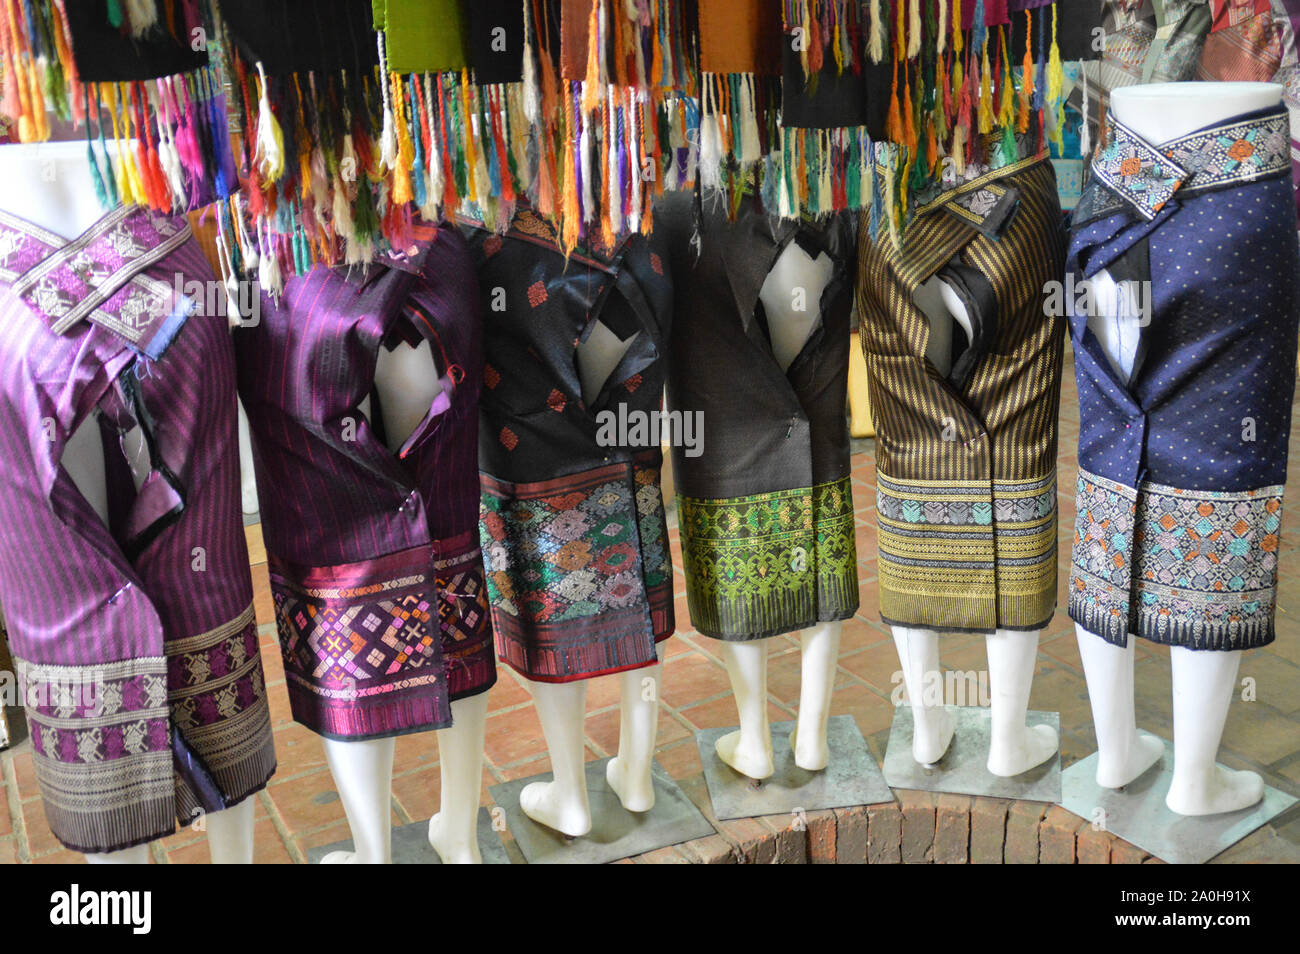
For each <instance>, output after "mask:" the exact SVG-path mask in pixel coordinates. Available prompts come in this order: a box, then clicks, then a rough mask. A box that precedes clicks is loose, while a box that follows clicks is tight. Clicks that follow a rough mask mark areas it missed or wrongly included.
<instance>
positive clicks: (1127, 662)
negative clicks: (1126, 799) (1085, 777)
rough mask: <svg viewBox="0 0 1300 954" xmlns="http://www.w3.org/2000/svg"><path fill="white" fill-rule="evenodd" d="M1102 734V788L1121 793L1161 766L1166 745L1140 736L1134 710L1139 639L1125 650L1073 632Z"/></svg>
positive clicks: (1077, 629)
mask: <svg viewBox="0 0 1300 954" xmlns="http://www.w3.org/2000/svg"><path fill="white" fill-rule="evenodd" d="M1074 631H1075V635H1076V636H1077V637H1078V640H1079V656H1080V658H1081V659H1082V660H1083V676H1084V679H1085V680H1086V681H1087V683H1088V702H1089V703H1090V704H1091V706H1092V722H1093V725H1094V727H1095V728H1096V732H1097V784H1098V785H1100V786H1102V787H1103V788H1122V787H1123V786H1125V785H1127V784H1128V783H1129V782H1131V781H1133V780H1134V779H1135V778H1137V777H1138V776H1139V775H1141V774H1142V773H1143V772H1145V771H1146V770H1147V769H1149V768H1150V767H1151V766H1153V765H1155V764H1156V763H1157V762H1158V761H1160V756H1161V755H1162V754H1163V753H1164V749H1165V744H1164V743H1163V742H1162V741H1160V739H1158V738H1156V737H1155V736H1154V735H1150V734H1148V733H1146V732H1139V731H1138V727H1137V713H1136V711H1135V709H1134V705H1133V662H1134V658H1135V651H1136V646H1137V644H1136V642H1135V640H1136V639H1137V637H1136V636H1129V638H1128V645H1127V646H1124V647H1123V648H1121V647H1119V646H1116V645H1115V644H1113V643H1108V642H1106V640H1104V639H1102V638H1101V637H1100V636H1098V635H1096V634H1095V633H1090V632H1088V631H1087V630H1086V629H1084V628H1083V627H1082V626H1075V627H1074Z"/></svg>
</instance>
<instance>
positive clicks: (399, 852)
mask: <svg viewBox="0 0 1300 954" xmlns="http://www.w3.org/2000/svg"><path fill="white" fill-rule="evenodd" d="M351 850H352V839H350V838H349V839H348V840H347V841H336V842H335V843H334V844H332V845H324V846H322V847H320V848H312V849H311V850H309V851H308V852H307V863H308V864H313V865H317V864H320V860H321V859H322V858H324V857H325V856H326V855H328V854H329V853H330V852H331V851H351ZM478 850H479V852H480V853H481V854H482V855H483V864H485V865H508V864H510V856H509V855H507V854H506V846H505V845H503V844H501V839H500V838H499V837H498V836H497V833H496V832H495V831H493V830H492V815H491V814H490V813H489V812H488V810H487V809H486V808H480V809H479V810H478ZM393 864H395V865H440V864H442V859H441V858H439V857H438V853H437V852H436V851H434V850H433V846H432V845H430V844H429V823H428V822H427V821H422V822H413V823H411V824H410V825H402V826H401V827H400V828H394V829H393Z"/></svg>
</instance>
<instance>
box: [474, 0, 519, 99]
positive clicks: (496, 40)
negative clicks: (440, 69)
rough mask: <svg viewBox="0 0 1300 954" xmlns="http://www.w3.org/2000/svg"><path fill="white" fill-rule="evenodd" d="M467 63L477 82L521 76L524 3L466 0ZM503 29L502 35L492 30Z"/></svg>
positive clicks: (511, 80)
mask: <svg viewBox="0 0 1300 954" xmlns="http://www.w3.org/2000/svg"><path fill="white" fill-rule="evenodd" d="M468 6H469V62H470V66H472V67H473V68H474V77H475V79H477V80H478V82H480V83H516V82H518V81H519V80H521V79H523V76H524V6H523V3H521V2H520V0H469V3H468ZM498 29H500V30H504V31H505V33H504V35H499V34H497V33H496V31H497V30H498ZM494 47H495V48H494Z"/></svg>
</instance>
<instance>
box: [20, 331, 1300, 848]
mask: <svg viewBox="0 0 1300 954" xmlns="http://www.w3.org/2000/svg"><path fill="white" fill-rule="evenodd" d="M1066 360H1067V367H1066V373H1065V375H1064V380H1065V386H1064V392H1063V394H1062V402H1061V454H1060V457H1059V461H1058V479H1059V481H1060V484H1059V485H1060V489H1061V524H1060V531H1059V540H1060V544H1061V553H1062V554H1063V555H1064V556H1065V560H1066V561H1068V554H1069V541H1070V537H1071V535H1072V533H1073V515H1074V507H1073V504H1074V501H1073V491H1072V484H1073V479H1074V476H1075V474H1077V472H1078V463H1077V460H1076V459H1075V449H1076V448H1075V441H1076V440H1077V436H1078V428H1079V424H1078V422H1079V409H1078V404H1077V399H1076V395H1075V389H1074V375H1073V369H1072V367H1070V366H1069V355H1068V349H1067V359H1066ZM1292 444H1293V446H1292V448H1291V470H1292V473H1291V474H1290V481H1289V482H1290V483H1291V485H1292V486H1293V487H1296V486H1300V482H1297V480H1296V477H1297V476H1298V475H1300V438H1293V440H1292ZM855 451H856V452H855V454H854V456H853V471H852V481H853V490H854V496H855V504H856V508H855V513H856V515H857V523H858V563H859V567H860V577H861V579H862V587H861V594H862V606H861V608H860V609H859V611H858V614H857V615H856V616H855V617H854V618H853V619H851V620H849V621H847V623H846V624H845V626H844V630H843V636H842V638H841V646H840V660H839V669H838V672H837V674H836V682H835V697H834V703H833V708H832V712H833V713H834V714H841V713H843V714H849V715H852V716H853V717H854V719H855V720H856V721H857V724H858V726H859V728H860V729H861V730H862V732H863V734H864V735H865V736H866V737H867V740H868V744H869V745H870V747H871V750H872V752H873V753H874V754H875V756H876V757H877V758H883V756H884V750H885V743H886V740H887V738H888V732H889V724H890V719H891V717H892V708H891V702H890V694H891V692H893V691H894V689H895V687H896V686H897V684H898V659H897V657H896V655H895V653H894V646H893V641H892V639H891V637H890V634H889V631H888V629H887V628H886V627H885V626H884V625H883V624H882V623H881V622H880V619H879V617H878V614H877V611H876V594H875V578H876V561H875V558H876V553H875V526H874V524H875V513H874V509H875V498H874V494H875V480H876V468H875V456H874V450H873V444H872V442H871V441H858V442H855ZM1291 522H1292V521H1291V520H1288V527H1287V530H1288V532H1287V533H1286V534H1285V535H1284V536H1283V542H1284V544H1285V545H1288V546H1287V547H1286V550H1285V552H1284V553H1283V554H1282V556H1281V566H1282V567H1283V569H1282V572H1281V582H1280V585H1279V606H1278V641H1277V642H1276V643H1275V644H1274V645H1273V646H1270V647H1269V648H1268V649H1266V650H1260V651H1256V652H1253V653H1250V654H1247V656H1246V657H1245V659H1244V660H1243V663H1242V668H1241V676H1242V679H1243V680H1251V681H1250V682H1248V683H1245V684H1244V686H1243V690H1242V692H1241V693H1239V694H1238V698H1237V699H1236V700H1234V704H1233V707H1232V710H1231V713H1230V715H1229V718H1228V724H1227V728H1226V730H1225V732H1224V737H1223V747H1222V750H1221V758H1222V760H1223V761H1224V762H1226V763H1228V764H1230V765H1233V766H1236V767H1242V768H1250V769H1253V770H1254V771H1256V772H1259V773H1260V774H1261V775H1262V776H1263V777H1264V779H1265V780H1266V781H1267V782H1268V783H1269V784H1270V785H1274V786H1276V787H1278V788H1280V789H1282V790H1284V791H1288V792H1292V793H1293V794H1300V585H1297V584H1300V554H1298V553H1296V552H1295V551H1296V550H1297V548H1300V533H1298V532H1296V531H1294V530H1292V529H1291V526H1290V524H1291ZM250 553H251V554H252V555H253V559H254V560H255V561H257V562H256V565H255V566H254V568H253V576H254V584H255V587H254V592H255V595H256V608H257V614H258V622H259V623H260V624H262V648H263V659H264V662H265V664H266V669H267V681H268V688H269V689H270V695H271V701H272V716H273V720H274V727H275V739H276V749H277V754H278V756H279V763H280V768H279V772H278V773H277V774H276V776H275V778H274V779H273V780H272V783H271V785H270V786H269V787H268V788H267V790H266V791H265V792H262V793H260V794H259V795H258V796H257V818H258V821H257V823H256V825H257V828H256V830H257V860H259V861H267V862H275V861H281V862H289V861H293V862H298V863H301V862H303V861H305V860H306V853H307V851H308V850H309V849H310V848H312V847H314V846H317V845H323V844H328V843H330V842H333V841H338V840H340V839H342V838H346V837H347V826H346V823H345V821H344V816H343V808H342V805H341V804H340V802H339V799H338V795H337V793H336V792H335V790H334V785H333V782H332V780H331V778H330V774H329V771H328V769H327V768H326V766H325V759H324V755H323V753H322V750H321V746H320V743H319V740H318V739H317V738H316V737H315V736H314V735H313V734H312V733H310V732H308V731H307V730H306V729H303V728H302V727H301V726H298V725H296V724H294V723H293V722H292V721H290V719H289V710H288V701H287V699H286V698H285V694H284V673H283V670H282V668H281V665H280V661H279V656H278V652H277V647H276V643H275V634H274V627H273V626H272V625H271V624H272V617H271V603H270V591H269V587H268V584H267V576H266V565H265V562H264V560H265V551H264V549H263V547H262V544H261V539H260V535H259V534H258V532H257V529H256V528H250ZM673 554H674V559H675V566H676V568H677V569H676V572H677V573H678V574H679V580H680V574H681V559H680V556H681V551H680V547H679V545H678V543H677V538H676V530H675V529H674V530H673ZM1067 575H1068V562H1063V563H1062V564H1061V580H1062V584H1061V585H1062V588H1064V585H1065V579H1066V577H1067ZM678 592H679V594H680V593H681V592H682V587H680V586H679V587H678ZM677 618H678V623H679V626H680V627H681V628H680V629H679V631H678V635H677V636H676V637H675V638H674V639H672V640H670V641H669V644H668V661H667V662H666V664H665V667H664V678H663V684H662V692H661V713H660V723H659V744H658V751H657V758H658V760H659V763H660V764H661V765H662V766H663V767H664V769H665V770H666V771H667V772H669V774H671V775H672V776H673V777H674V778H675V779H678V780H679V781H680V782H681V784H682V785H683V787H684V789H685V790H686V792H687V794H688V795H689V796H690V797H691V798H692V800H693V801H694V802H695V803H696V804H697V805H698V806H699V807H700V809H701V811H703V812H704V814H705V816H706V817H708V818H709V819H710V821H714V819H713V818H712V814H711V809H710V806H709V802H708V794H707V790H706V789H705V786H704V783H703V778H702V775H701V766H700V760H699V754H698V752H697V751H696V748H695V742H694V739H693V735H692V734H693V732H694V731H695V730H696V729H703V728H714V727H720V726H726V725H734V724H735V721H736V711H735V706H734V703H733V702H732V699H731V694H730V688H729V685H728V682H727V677H726V672H725V670H724V668H723V666H722V663H721V660H720V658H719V656H718V649H717V646H716V644H714V643H713V641H712V640H709V639H706V638H704V637H702V636H700V635H699V634H698V633H696V632H695V631H694V630H692V629H690V628H689V621H690V618H689V616H688V614H687V612H686V606H685V599H684V597H680V596H679V598H678V600H677ZM798 646H799V643H798V640H797V639H795V638H792V637H777V638H776V639H773V640H772V641H771V653H772V658H771V661H770V667H769V684H768V690H769V705H768V713H769V716H770V717H771V718H772V719H773V720H781V719H789V718H792V717H793V716H794V714H795V709H796V706H797V703H798V687H799V655H798ZM942 657H943V662H944V664H945V667H946V668H948V669H951V670H955V671H959V672H976V673H979V672H982V671H983V670H984V669H985V659H984V647H983V640H982V639H981V638H979V637H970V636H951V637H945V638H944V641H943V643H942ZM499 672H500V678H499V680H498V682H497V685H496V686H495V688H493V690H492V691H491V693H490V695H489V698H488V708H489V717H488V725H487V744H486V760H485V764H484V772H483V779H482V792H483V802H484V804H491V801H490V799H489V798H488V796H487V789H488V787H489V786H491V785H493V784H495V783H497V782H501V781H508V780H510V779H515V778H522V777H525V776H528V775H534V774H537V773H539V772H544V771H547V770H548V769H549V764H550V763H549V759H548V758H547V756H546V749H545V745H544V743H543V741H542V737H541V730H540V726H539V725H538V721H537V716H536V713H535V712H534V711H533V706H532V702H531V698H530V696H529V693H528V690H527V688H526V687H525V685H524V683H523V682H522V680H520V678H519V677H518V676H517V675H516V674H515V673H514V672H513V671H512V670H510V669H509V668H507V667H505V666H502V667H501V668H500V670H499ZM1136 679H1137V697H1138V711H1139V716H1140V721H1141V724H1142V727H1143V728H1145V729H1149V730H1151V731H1154V732H1157V733H1161V734H1164V735H1165V736H1166V737H1167V736H1168V735H1169V734H1170V731H1171V726H1170V722H1171V715H1172V713H1171V704H1170V681H1169V660H1168V651H1167V650H1166V649H1162V648H1161V647H1158V646H1152V645H1150V644H1147V643H1144V642H1140V643H1139V644H1138V665H1137V672H1136ZM1247 698H1249V699H1251V700H1252V701H1246V699H1247ZM972 701H974V700H972ZM1031 705H1032V707H1033V708H1035V709H1044V710H1052V711H1059V712H1060V713H1061V737H1062V757H1063V761H1064V762H1065V764H1067V765H1068V764H1070V763H1072V762H1074V761H1076V760H1077V759H1079V758H1082V757H1084V756H1086V755H1088V754H1089V753H1090V752H1092V751H1093V749H1094V748H1095V738H1094V735H1093V731H1092V717H1091V713H1090V711H1089V706H1088V695H1087V687H1086V686H1085V684H1084V680H1083V670H1082V666H1081V664H1080V661H1079V653H1078V647H1077V644H1076V641H1075V636H1074V626H1073V624H1072V623H1071V622H1070V620H1069V618H1068V617H1067V616H1066V615H1065V613H1064V611H1063V610H1058V611H1057V613H1056V615H1055V617H1054V618H1053V620H1052V622H1051V624H1050V625H1049V626H1048V628H1047V631H1046V632H1045V633H1044V634H1043V637H1042V640H1041V642H1040V645H1039V655H1038V667H1037V672H1036V675H1035V678H1034V687H1033V696H1032V699H1031ZM587 708H588V715H587V720H586V741H587V755H588V757H589V758H601V757H604V756H607V755H611V754H613V749H614V748H615V747H616V746H617V743H618V682H617V679H616V678H604V679H595V680H592V681H591V682H590V683H589V686H588V692H587ZM15 716H17V714H16V713H13V712H11V713H10V717H11V718H10V721H11V722H17V726H16V728H18V729H19V731H20V732H21V725H22V721H21V716H17V718H15ZM29 747H30V743H29V742H26V741H22V742H19V743H18V744H17V745H16V746H15V747H14V748H13V749H11V750H9V751H7V752H4V753H0V863H6V862H14V861H21V862H33V861H34V862H59V861H77V860H79V856H76V855H74V854H72V853H71V852H66V851H64V850H62V848H61V847H60V846H59V844H58V842H56V841H55V840H54V838H53V837H52V836H51V835H50V833H49V830H48V828H47V827H46V826H45V821H44V813H43V811H42V809H41V804H40V800H39V797H38V793H37V791H36V786H35V780H34V778H33V776H32V764H31V755H30V748H29ZM394 776H395V777H394V782H393V805H392V817H393V823H394V824H406V823H409V822H412V821H423V820H424V819H426V818H427V817H428V816H429V815H430V813H432V812H433V811H434V810H436V805H437V798H438V790H439V779H438V751H437V741H436V737H435V736H434V735H432V734H419V735H412V736H406V737H403V738H402V739H399V740H398V744H397V756H396V766H395V771H394ZM899 799H900V803H899V805H897V806H889V805H886V806H873V807H862V808H850V809H835V810H834V811H828V812H815V813H812V814H810V815H808V817H807V818H806V820H803V821H801V822H799V823H797V824H794V825H792V823H791V820H790V818H789V817H788V816H781V817H777V816H774V817H773V818H759V819H737V820H732V821H727V822H719V823H716V824H715V827H716V828H717V830H718V834H716V835H712V836H710V837H708V838H704V839H701V840H699V841H696V842H692V843H690V844H688V845H680V846H677V847H676V848H672V849H665V850H662V851H658V852H653V853H651V854H650V855H646V856H642V857H641V858H638V859H635V860H636V861H637V862H638V863H673V864H678V863H703V864H726V863H735V862H742V861H743V862H759V863H801V862H810V863H813V864H825V863H866V862H871V863H877V864H879V863H897V862H911V863H949V864H951V863H968V862H969V863H982V864H987V863H1004V862H1007V863H1068V862H1077V863H1080V864H1104V863H1108V862H1110V863H1140V862H1143V861H1146V860H1150V859H1148V858H1147V857H1146V856H1145V855H1144V854H1143V853H1142V852H1141V851H1140V850H1138V849H1136V848H1134V847H1133V846H1132V845H1128V844H1126V843H1124V842H1122V841H1120V840H1119V839H1116V838H1114V837H1113V836H1111V835H1109V834H1107V833H1106V832H1102V831H1093V830H1092V826H1091V825H1090V824H1089V823H1088V822H1087V821H1084V820H1081V819H1078V818H1077V817H1075V816H1074V815H1071V814H1070V813H1068V812H1066V811H1064V810H1063V809H1060V808H1056V807H1052V806H1046V805H1039V804H1029V803H1016V802H1011V801H1006V800H1002V799H991V798H975V799H970V798H965V797H957V796H949V795H941V796H931V795H928V794H925V793H920V792H900V793H899ZM506 840H507V848H508V850H509V851H510V852H511V854H512V856H513V857H515V858H518V850H517V848H514V846H513V844H512V843H511V842H510V839H509V838H508V836H507V839H506ZM206 858H207V850H206V847H205V845H204V842H203V838H202V836H201V835H198V834H195V833H192V832H188V831H183V832H180V833H178V834H176V835H174V836H172V837H171V838H168V839H165V840H164V841H163V842H161V843H159V844H158V845H156V846H155V848H154V852H153V860H154V861H155V862H159V863H181V862H192V861H204V860H206ZM1221 860H1223V861H1260V860H1274V861H1277V860H1289V861H1295V860H1300V811H1292V812H1288V813H1287V814H1285V815H1283V816H1281V817H1280V818H1279V819H1277V820H1276V821H1275V822H1274V823H1273V824H1272V825H1269V826H1266V827H1265V828H1263V829H1261V830H1260V831H1259V832H1256V833H1255V834H1254V835H1252V836H1251V837H1250V838H1248V839H1246V840H1245V841H1243V842H1242V843H1240V844H1239V845H1237V846H1236V847H1234V848H1233V849H1231V850H1230V851H1229V852H1227V853H1226V854H1225V855H1224V856H1223V857H1222V858H1221Z"/></svg>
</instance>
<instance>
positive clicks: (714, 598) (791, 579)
mask: <svg viewBox="0 0 1300 954" xmlns="http://www.w3.org/2000/svg"><path fill="white" fill-rule="evenodd" d="M677 503H678V512H679V523H680V526H681V529H682V568H683V571H684V572H685V574H686V595H687V602H688V605H689V607H690V611H691V622H692V623H693V624H694V625H695V628H696V629H698V630H699V631H700V632H702V633H704V634H705V635H708V636H712V637H714V638H717V639H760V638H764V637H767V636H772V635H775V634H777V633H788V632H793V631H795V630H799V629H803V628H805V627H807V626H811V625H813V624H814V623H817V622H819V621H829V620H837V619H844V618H846V617H848V616H852V615H853V611H854V610H856V609H857V606H858V578H857V551H856V548H855V543H854V522H853V491H852V487H851V485H850V481H849V478H848V477H844V478H842V479H840V480H835V481H830V482H828V483H825V484H820V485H818V486H816V487H811V488H809V487H805V488H801V489H800V488H796V489H794V490H785V491H775V492H772V493H766V494H753V495H750V496H746V497H731V498H721V499H715V500H709V499H703V498H696V497H686V496H682V495H678V498H677Z"/></svg>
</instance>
